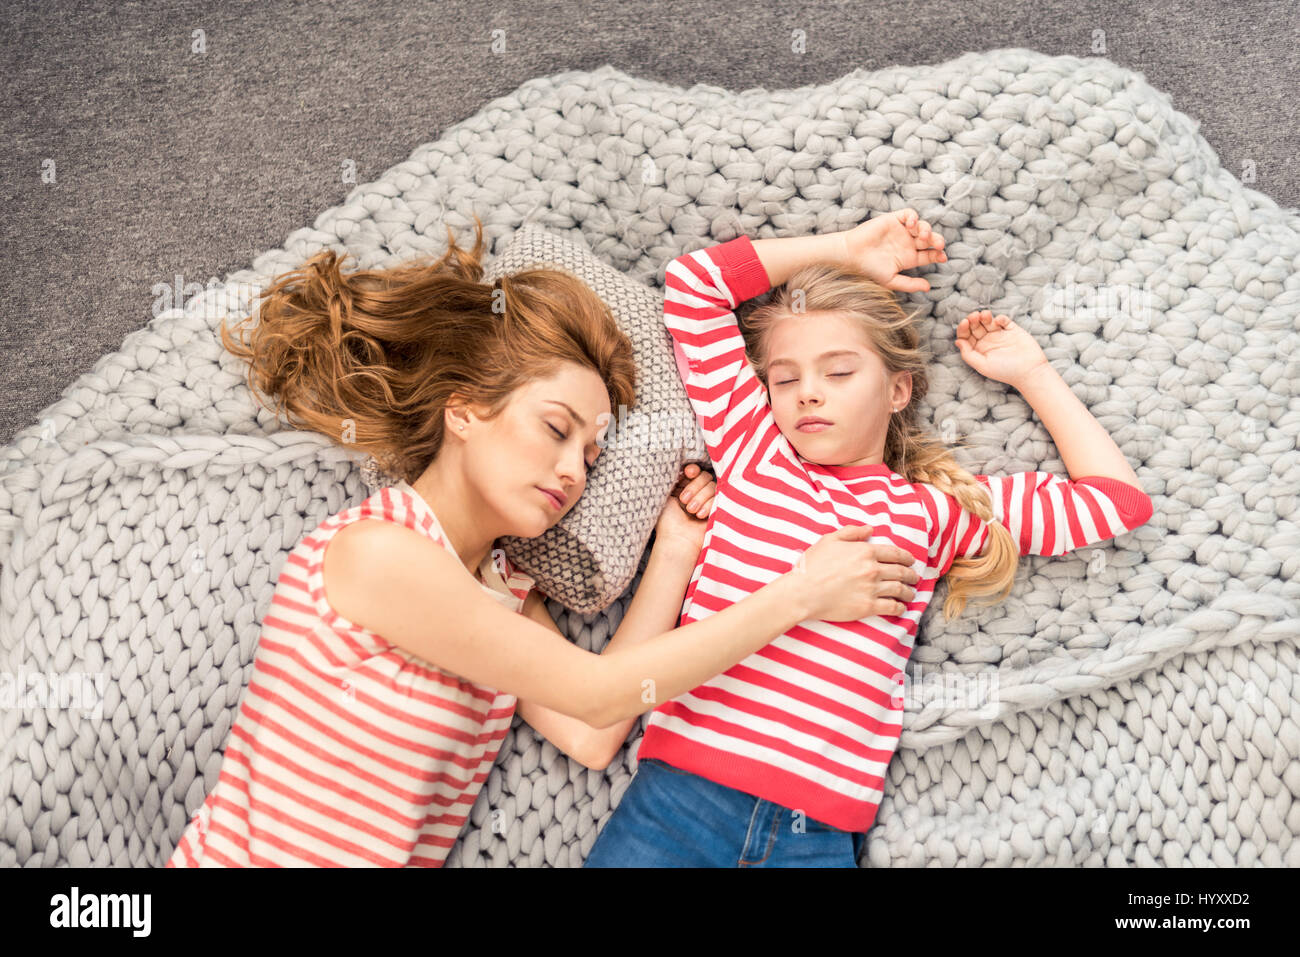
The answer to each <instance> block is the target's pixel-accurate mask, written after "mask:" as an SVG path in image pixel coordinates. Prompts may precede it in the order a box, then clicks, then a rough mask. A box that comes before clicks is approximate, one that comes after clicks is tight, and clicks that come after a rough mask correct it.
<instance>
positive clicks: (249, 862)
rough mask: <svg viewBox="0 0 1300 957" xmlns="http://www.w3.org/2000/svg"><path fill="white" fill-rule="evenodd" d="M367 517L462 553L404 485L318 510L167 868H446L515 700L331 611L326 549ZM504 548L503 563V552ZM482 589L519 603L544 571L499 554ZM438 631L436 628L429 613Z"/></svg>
mask: <svg viewBox="0 0 1300 957" xmlns="http://www.w3.org/2000/svg"><path fill="white" fill-rule="evenodd" d="M366 519H373V520H382V521H387V522H396V523H397V524H399V525H405V526H406V527H407V528H410V529H414V530H416V531H418V532H421V533H422V534H425V535H428V536H429V537H430V538H431V539H433V540H434V541H435V542H437V543H438V544H440V545H442V546H443V547H444V548H446V549H447V550H448V551H450V552H451V553H452V554H453V555H454V554H455V550H454V549H453V548H452V546H451V544H450V543H449V541H448V540H447V538H446V536H445V535H444V534H443V530H442V526H441V524H440V523H439V522H438V519H437V516H435V515H434V513H433V510H432V509H431V508H430V507H429V505H428V503H427V502H425V500H424V499H423V498H421V497H420V495H419V493H417V492H416V491H415V489H414V488H412V487H411V486H410V485H409V484H408V483H407V482H405V481H402V482H399V483H397V484H396V485H393V486H390V487H388V488H385V489H382V490H380V491H379V492H376V493H375V494H374V495H372V496H371V497H370V498H368V499H366V500H365V501H364V502H362V503H361V504H360V505H356V506H353V507H352V508H349V509H347V510H345V511H343V512H340V513H338V514H336V515H334V516H332V517H330V518H328V519H326V520H325V521H324V522H322V523H321V524H320V525H319V526H318V527H317V528H316V529H315V530H314V531H313V532H312V533H311V534H309V535H307V536H305V537H304V538H303V540H302V541H301V542H299V543H298V545H297V546H296V547H295V548H294V549H293V551H292V552H290V553H289V555H288V557H287V559H286V561H285V565H284V568H283V570H282V572H281V574H280V578H279V581H278V582H277V583H276V588H275V594H274V596H273V597H272V600H271V607H270V610H269V611H268V612H267V615H266V618H265V620H264V621H263V623H262V631H261V635H260V637H259V639H258V646H257V652H256V655H255V656H254V663H253V675H252V678H251V680H250V681H249V685H248V688H247V689H245V692H244V697H243V699H242V701H241V702H240V707H239V714H238V716H237V717H236V719H235V722H234V725H233V726H232V727H231V729H230V737H229V739H228V740H227V744H226V750H225V754H224V756H223V758H222V762H221V773H220V776H219V777H218V779H217V783H216V786H215V787H214V788H213V790H212V792H211V793H210V794H208V796H207V799H206V800H205V801H204V803H203V806H202V807H201V808H200V809H199V810H198V812H196V814H195V815H194V817H193V818H192V819H191V821H190V823H189V826H188V827H187V828H186V830H185V833H184V835H183V836H182V837H181V841H180V843H179V844H178V845H177V846H176V850H175V852H174V853H173V854H172V856H171V859H170V860H169V861H168V862H167V865H166V866H167V867H184V866H189V867H198V866H209V867H222V866H225V867H230V866H239V867H247V866H253V867H275V866H296V867H302V866H321V867H336V866H338V867H342V866H350V867H367V866H425V867H440V866H441V865H442V863H443V861H445V860H446V858H447V854H448V852H449V851H450V850H451V847H452V845H453V843H455V841H456V838H457V837H458V836H459V835H460V832H461V830H462V828H463V825H464V824H465V821H466V819H467V818H468V815H469V811H470V808H471V807H472V806H473V804H474V800H475V798H476V797H477V796H478V793H479V791H480V789H481V788H482V786H483V782H484V781H485V780H487V776H488V772H489V771H490V770H491V768H492V763H493V762H494V761H495V760H496V756H497V752H498V751H499V750H500V748H501V742H502V740H503V739H504V738H505V736H506V733H507V732H508V731H509V730H510V723H511V719H512V718H513V717H514V712H515V704H516V701H515V697H514V696H513V695H509V694H504V693H502V692H499V691H494V690H493V689H491V688H487V687H484V686H483V685H478V684H473V683H471V682H469V681H465V680H463V679H461V678H458V677H457V676H455V675H452V674H449V673H447V672H445V671H443V670H441V669H439V668H436V667H434V666H433V665H431V664H429V663H428V662H425V661H424V660H423V659H420V658H417V657H415V656H414V655H411V654H409V653H407V652H405V651H403V650H402V649H400V648H398V647H396V646H395V645H393V644H392V643H391V642H388V641H386V640H385V639H384V638H382V637H381V636H379V635H377V634H375V633H374V632H373V631H370V630H368V629H366V628H363V627H361V626H360V625H357V624H354V623H352V622H350V621H348V620H347V619H346V618H343V617H342V616H341V615H339V614H337V613H336V612H335V611H334V609H333V608H332V607H331V606H330V605H329V603H328V602H327V601H326V598H325V589H324V586H323V584H322V575H321V568H322V565H323V563H324V556H325V547H326V545H327V544H328V543H329V541H330V539H331V538H333V536H334V535H335V533H337V532H338V530H339V529H341V528H343V527H344V526H346V525H350V524H352V523H353V522H359V521H363V520H366ZM494 558H495V559H496V560H497V561H499V567H498V565H496V564H494ZM479 573H480V575H482V577H483V583H481V587H482V588H483V589H484V590H486V591H487V592H488V593H489V594H491V595H492V596H493V597H494V598H496V599H497V600H498V601H500V602H501V603H502V604H503V605H505V606H506V607H507V608H510V609H511V610H512V611H516V612H519V611H522V610H523V606H524V599H525V598H527V597H528V592H529V590H530V589H531V588H532V587H533V585H534V580H533V579H532V578H530V577H529V576H527V575H525V574H523V573H522V572H519V571H518V570H516V569H515V567H514V566H513V565H512V564H511V563H510V561H509V560H508V559H506V558H505V556H504V554H503V553H502V552H500V551H495V552H494V554H490V555H489V556H488V557H487V558H485V559H484V562H483V564H482V565H481V566H480V568H479ZM430 627H436V623H435V622H430Z"/></svg>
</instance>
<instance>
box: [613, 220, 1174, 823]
mask: <svg viewBox="0 0 1300 957" xmlns="http://www.w3.org/2000/svg"><path fill="white" fill-rule="evenodd" d="M665 286H666V289H665V302H664V321H665V323H666V324H667V326H668V330H669V332H670V333H671V335H672V338H673V343H674V351H675V354H676V358H677V365H678V371H679V372H680V374H681V376H682V380H683V382H684V384H685V386H686V391H687V394H688V396H689V397H690V401H691V404H692V406H693V407H694V409H695V413H696V415H697V417H698V419H699V422H700V427H701V430H702V432H703V433H704V436H705V440H706V444H707V447H708V452H709V456H710V458H711V459H712V461H713V465H714V469H715V473H716V475H717V485H718V489H717V495H716V497H715V499H714V503H713V511H712V514H711V515H710V516H709V522H708V526H707V529H706V532H705V538H704V546H703V548H702V550H701V553H700V558H699V561H698V562H697V564H696V567H695V570H694V572H693V573H692V576H691V581H690V585H689V587H688V588H687V592H686V598H685V602H684V604H683V608H682V616H681V624H683V625H684V624H688V623H690V622H692V621H699V620H701V619H703V618H707V617H708V616H709V615H712V614H714V613H715V612H717V611H720V610H721V609H723V608H726V607H728V606H729V605H731V604H734V603H735V602H737V601H740V600H741V599H743V598H744V597H745V596H747V595H749V594H751V593H753V592H754V591H757V590H758V589H759V588H761V587H762V586H763V585H765V584H766V583H768V582H770V581H772V580H773V579H775V578H777V577H779V576H780V575H781V574H782V573H784V572H786V571H788V570H789V569H790V568H791V567H793V566H794V564H795V563H796V562H797V560H798V558H799V556H800V555H801V554H802V553H803V552H804V551H805V550H806V549H807V548H808V547H809V546H810V545H812V544H813V543H815V542H816V541H817V540H818V539H819V538H820V537H821V536H822V535H824V534H826V533H828V532H831V531H834V530H835V529H836V528H840V527H842V526H844V525H849V524H853V525H860V524H866V525H870V526H871V527H872V528H873V530H874V534H873V536H872V540H873V541H888V542H890V543H891V544H894V545H898V546H900V547H902V548H904V549H906V550H907V551H909V552H911V553H912V555H913V556H915V562H914V563H913V566H912V567H913V568H914V569H915V570H916V571H917V572H918V573H919V574H920V575H921V581H920V582H918V583H917V585H916V586H915V587H916V599H915V600H914V601H913V602H911V604H910V605H909V607H908V610H907V611H906V613H904V614H902V615H898V616H893V615H885V616H877V617H872V618H864V619H860V620H858V621H852V622H828V621H817V620H807V621H804V622H801V623H800V624H799V625H797V626H796V627H794V628H792V629H790V630H789V631H787V632H786V633H785V634H783V635H780V636H779V637H777V638H776V639H774V640H773V641H772V642H770V643H769V644H767V645H766V646H764V647H763V648H762V649H760V650H759V651H757V652H755V653H754V654H752V655H750V656H749V657H748V658H746V659H744V660H743V661H741V662H740V663H738V664H737V665H735V666H734V667H732V668H730V669H728V670H727V671H726V672H724V673H723V674H720V675H718V676H716V677H714V678H712V679H711V680H709V681H706V682H704V684H702V685H700V686H699V687H697V688H695V689H694V690H693V691H690V692H688V693H686V694H683V695H679V696H678V697H676V698H674V699H673V700H671V701H668V702H666V703H664V704H662V705H660V706H659V707H658V708H656V709H655V710H654V712H653V713H652V714H651V716H650V718H649V721H648V723H647V726H646V732H645V736H644V737H643V738H642V740H641V745H640V749H639V751H638V759H640V758H658V759H659V760H661V761H664V762H666V763H668V764H671V765H673V766H675V767H678V768H682V769H684V770H686V771H690V772H693V773H695V774H699V775H701V776H703V777H706V778H708V779H709V780H712V781H716V782H718V783H719V784H723V785H726V786H728V787H732V788H736V789H738V790H741V791H745V792H747V793H749V794H752V795H755V796H757V797H760V798H764V799H766V800H769V801H772V802H774V803H777V804H780V805H783V806H785V807H788V808H793V809H797V810H802V811H803V812H804V813H805V814H806V815H807V816H808V817H811V818H813V819H814V820H818V821H822V822H824V823H826V824H830V825H831V826H833V827H838V828H841V829H843V830H846V831H866V830H867V829H868V828H869V827H870V826H871V824H872V822H873V821H874V820H875V816H876V810H877V808H878V806H879V804H880V800H881V797H882V790H883V788H884V783H885V772H886V768H887V766H888V764H889V759H890V757H891V756H892V755H893V753H894V750H895V748H896V747H897V743H898V736H899V732H900V730H901V717H902V705H901V702H900V703H899V704H895V703H894V702H895V700H897V699H896V698H895V695H896V694H897V688H898V682H897V680H896V676H897V675H899V674H900V673H901V672H902V671H903V668H904V665H905V664H906V662H907V659H908V657H909V656H910V655H911V652H912V642H913V639H914V637H915V634H916V628H917V624H918V622H919V620H920V618H921V615H922V613H923V612H924V611H925V608H926V606H927V605H928V604H929V601H930V599H931V598H932V597H933V594H934V587H935V584H936V583H937V581H938V579H939V578H941V577H942V576H943V575H944V574H946V573H947V572H948V570H949V569H950V568H951V566H952V563H953V561H954V560H955V559H956V558H957V557H958V556H974V555H977V554H978V553H979V552H980V551H981V549H982V548H983V547H984V544H985V542H986V541H987V539H988V535H989V530H988V525H987V524H986V523H985V522H984V521H983V520H981V519H980V518H978V517H977V516H975V515H974V514H972V513H970V512H967V511H965V510H964V509H962V508H961V507H960V506H959V505H958V503H957V500H956V499H955V498H953V497H952V496H951V495H948V494H946V493H943V492H941V491H940V490H939V489H937V488H935V487H934V486H932V485H929V484H926V483H912V482H908V481H906V480H905V479H904V478H903V477H902V476H900V475H898V474H896V473H895V472H893V471H892V470H891V469H890V468H889V467H888V466H887V465H883V464H881V465H860V466H851V467H850V466H834V465H818V464H815V463H813V462H809V461H806V460H805V459H803V458H802V457H801V456H800V455H799V454H798V453H797V452H795V450H794V449H793V447H792V446H791V445H790V443H789V441H788V440H787V439H786V438H785V436H784V435H783V434H782V433H781V431H780V430H779V429H778V428H777V426H776V422H775V419H774V418H773V415H772V410H771V407H770V405H769V404H768V402H767V397H766V394H765V393H764V390H763V387H762V384H761V383H760V382H759V380H758V378H757V376H756V375H755V373H754V371H753V368H752V367H751V366H750V364H749V362H748V361H747V360H746V358H745V353H744V340H743V338H742V336H741V333H740V329H739V327H738V325H737V323H736V317H735V313H734V310H735V309H736V307H737V306H738V305H739V303H741V302H743V301H745V300H747V299H751V298H753V297H755V296H758V295H760V294H762V293H764V292H766V291H767V290H768V289H769V288H770V281H769V278H768V275H767V273H766V271H765V269H764V268H763V264H762V262H761V261H760V260H759V258H758V256H757V254H756V253H755V251H754V246H753V243H752V242H751V241H750V240H749V238H748V237H744V236H742V237H740V238H739V239H735V240H732V241H730V242H727V243H723V244H721V245H717V246H712V247H709V248H707V249H703V250H699V251H696V252H692V253H688V254H686V255H683V256H680V257H678V258H677V259H676V260H674V261H673V262H672V263H670V264H669V266H668V268H667V272H666V276H665ZM976 478H977V479H978V480H979V481H981V482H983V483H984V484H985V485H986V486H987V487H988V488H989V490H990V491H991V493H992V499H993V508H994V513H995V515H996V516H997V518H998V520H999V521H1000V522H1001V523H1002V524H1004V525H1005V526H1006V527H1007V528H1008V529H1010V531H1011V534H1012V536H1013V538H1014V539H1015V540H1016V541H1017V542H1019V544H1020V553H1021V554H1022V555H1061V554H1064V553H1065V552H1068V551H1070V550H1072V549H1076V548H1079V547H1081V546H1084V545H1089V544H1093V543H1095V542H1100V541H1102V540H1104V539H1107V538H1111V537H1113V536H1115V535H1118V534H1121V533H1122V532H1124V531H1127V530H1130V529H1133V528H1136V527H1137V526H1139V525H1141V524H1142V523H1143V522H1145V521H1147V520H1148V519H1149V518H1150V517H1151V513H1152V504H1151V499H1150V498H1149V496H1147V495H1146V494H1145V493H1143V492H1141V491H1140V490H1138V489H1135V488H1133V487H1132V486H1130V485H1127V484H1125V483H1123V482H1119V481H1117V480H1115V479H1111V478H1105V477H1098V476H1093V477H1087V478H1079V479H1073V480H1071V479H1066V478H1062V477H1060V476H1057V475H1053V474H1051V473H1048V472H1039V471H1035V472H1021V473H1016V474H1013V475H1006V476H989V475H977V476H976Z"/></svg>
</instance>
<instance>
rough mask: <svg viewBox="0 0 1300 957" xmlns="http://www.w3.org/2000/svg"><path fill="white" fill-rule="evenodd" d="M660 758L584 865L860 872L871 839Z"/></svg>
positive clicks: (640, 773)
mask: <svg viewBox="0 0 1300 957" xmlns="http://www.w3.org/2000/svg"><path fill="white" fill-rule="evenodd" d="M795 817H796V815H795V812H794V811H792V810H790V809H789V808H786V807H782V806H781V805H780V804H773V803H772V802H771V801H765V800H763V799H762V798H758V797H755V796H754V795H752V794H746V793H745V792H744V791H738V790H736V789H735V788H729V787H727V786H726V785H723V784H718V783H716V782H714V781H710V780H709V779H708V778H704V777H701V776H700V775H698V774H692V773H691V772H690V771H683V770H682V769H681V768H675V767H673V766H672V765H671V764H666V763H664V762H663V761H660V760H659V759H658V758H642V759H641V760H640V761H638V762H637V768H636V772H635V773H634V774H633V775H632V783H631V784H629V785H628V787H627V790H626V791H624V792H623V798H622V800H621V801H620V802H619V805H618V807H617V808H615V809H614V813H613V814H612V815H611V816H610V819H609V820H608V821H606V822H605V826H604V828H603V829H602V830H601V832H600V836H599V837H597V838H596V843H595V845H593V846H592V848H591V853H590V854H588V855H587V860H586V863H585V864H584V865H583V866H584V867H857V866H859V865H858V855H859V854H860V853H861V851H862V845H863V843H864V842H865V841H866V834H864V833H856V832H852V831H842V830H840V829H839V828H836V827H831V826H830V825H829V824H823V823H822V822H821V821H814V820H813V819H812V818H810V817H807V816H802V825H803V829H802V831H796V830H795V827H794V822H795Z"/></svg>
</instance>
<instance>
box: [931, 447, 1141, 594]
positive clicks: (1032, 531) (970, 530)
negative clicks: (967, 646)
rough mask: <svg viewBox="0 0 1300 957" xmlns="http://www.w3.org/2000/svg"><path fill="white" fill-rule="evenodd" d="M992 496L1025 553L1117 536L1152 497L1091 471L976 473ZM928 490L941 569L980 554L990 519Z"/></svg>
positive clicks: (1058, 551) (1134, 523)
mask: <svg viewBox="0 0 1300 957" xmlns="http://www.w3.org/2000/svg"><path fill="white" fill-rule="evenodd" d="M975 478H976V479H977V480H978V481H980V482H981V483H983V485H984V486H985V487H986V488H987V489H988V490H989V492H990V493H991V496H992V499H993V515H994V517H995V518H996V519H997V520H998V521H999V522H1001V523H1002V524H1003V525H1005V526H1006V527H1007V529H1008V530H1009V531H1010V532H1011V537H1012V539H1013V540H1015V541H1016V542H1017V543H1018V544H1019V546H1020V554H1021V555H1064V554H1065V553H1066V552H1069V551H1073V550H1074V549H1076V548H1082V547H1083V546H1085V545H1094V544H1096V543H1097V542H1101V541H1105V540H1106V539H1108V538H1114V537H1115V536H1116V535H1120V534H1123V533H1124V532H1126V531H1131V530H1132V529H1135V528H1137V527H1138V526H1139V525H1142V524H1143V523H1145V522H1146V521H1147V520H1148V519H1150V518H1151V515H1152V512H1153V507H1152V503H1151V497H1150V496H1149V495H1147V494H1146V493H1145V492H1143V491H1142V490H1141V489H1138V488H1134V487H1133V486H1132V485H1128V484H1127V483H1125V482H1121V481H1119V480H1118V479H1113V478H1107V477H1105V476H1100V475H1090V476H1086V477H1084V478H1080V479H1068V478H1062V477H1061V476H1059V475H1053V474H1052V473H1050V472H1015V473H1013V474H1011V475H976V476H975ZM918 487H920V488H923V489H925V490H926V491H927V493H928V494H929V496H930V499H931V500H930V502H928V503H927V505H928V507H929V508H930V513H931V517H932V519H933V520H934V521H933V527H934V528H935V529H936V532H935V534H933V535H932V536H931V544H930V554H931V557H932V559H934V561H933V562H932V564H933V565H934V566H935V567H938V568H939V569H940V570H941V571H940V575H944V574H947V572H948V570H949V569H950V568H951V567H952V563H953V562H954V561H955V560H956V559H957V558H961V557H966V558H972V557H974V556H976V555H978V554H979V553H980V552H981V551H982V550H983V548H984V545H985V544H986V543H987V542H988V536H989V526H988V523H987V522H985V521H984V520H983V519H981V518H979V517H978V516H976V515H974V514H972V513H971V512H968V511H966V510H965V509H963V508H962V507H961V506H960V505H959V504H958V503H957V500H956V498H954V497H953V496H952V495H949V494H947V493H944V492H940V491H939V490H938V489H936V488H934V487H933V486H928V485H921V486H918Z"/></svg>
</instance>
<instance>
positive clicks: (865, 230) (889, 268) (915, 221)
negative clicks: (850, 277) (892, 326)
mask: <svg viewBox="0 0 1300 957" xmlns="http://www.w3.org/2000/svg"><path fill="white" fill-rule="evenodd" d="M838 235H839V236H840V237H842V239H843V241H844V259H845V262H846V264H847V265H849V266H851V267H853V268H856V269H859V270H861V271H862V272H864V273H865V274H866V275H867V276H869V277H870V278H872V279H874V280H875V281H876V282H878V283H880V284H881V285H882V286H884V287H885V288H886V289H893V290H895V291H897V292H928V291H929V289H930V283H929V282H927V281H926V280H924V279H921V278H920V277H919V276H902V275H899V273H901V272H902V271H903V270H904V269H912V268H914V267H916V266H928V265H930V264H932V263H946V262H947V261H948V254H947V253H945V252H944V251H943V247H944V239H943V237H942V236H941V235H939V234H938V233H936V232H934V231H932V230H931V229H930V224H929V223H927V222H926V221H925V220H924V219H921V218H920V217H919V216H918V215H917V213H916V210H914V209H910V208H909V209H900V210H896V211H894V212H892V213H886V214H884V215H882V216H876V217H874V218H873V219H869V220H867V221H866V222H865V223H862V224H861V225H859V226H854V227H853V228H852V229H850V230H847V231H845V232H842V233H839V234H838Z"/></svg>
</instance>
